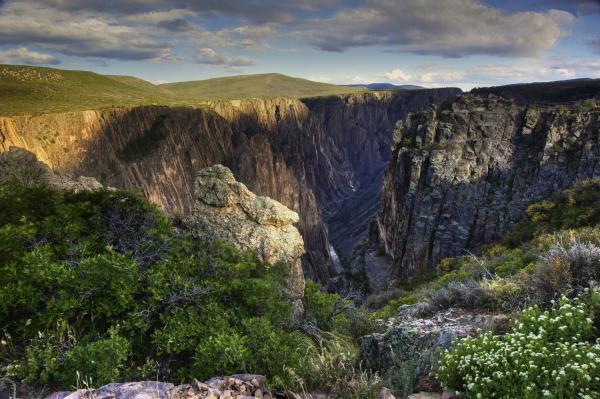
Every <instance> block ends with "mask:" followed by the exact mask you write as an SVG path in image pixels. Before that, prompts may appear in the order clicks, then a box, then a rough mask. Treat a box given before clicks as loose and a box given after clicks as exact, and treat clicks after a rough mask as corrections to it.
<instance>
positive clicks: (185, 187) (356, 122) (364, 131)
mask: <svg viewBox="0 0 600 399" xmlns="http://www.w3.org/2000/svg"><path fill="white" fill-rule="evenodd" d="M459 92H460V90H458V89H435V90H414V91H404V92H402V91H401V92H396V93H391V92H377V93H361V94H352V95H345V96H332V97H327V98H316V99H309V100H303V101H301V100H296V99H286V98H274V99H250V100H242V101H217V102H212V103H208V104H206V105H205V106H203V107H200V108H183V107H182V108H169V107H158V106H156V107H151V106H148V107H137V108H120V109H111V110H104V111H83V112H70V113H59V114H46V115H39V116H15V117H10V118H3V117H0V152H3V151H7V150H8V148H9V147H10V146H17V147H22V148H24V149H27V150H28V151H31V152H33V153H34V154H36V155H37V157H38V159H39V160H40V161H42V162H44V163H46V164H47V165H49V166H50V168H51V169H52V170H53V171H56V172H59V173H63V174H68V175H73V176H80V175H84V176H92V177H94V178H96V179H98V180H99V181H100V182H102V183H103V184H104V185H107V186H112V187H117V188H123V189H140V190H142V191H143V192H144V194H145V195H146V196H147V197H148V198H149V199H150V200H151V201H152V202H154V203H156V204H157V205H159V206H160V207H161V208H163V209H164V210H165V211H167V212H168V213H170V214H171V215H176V216H185V215H187V214H189V212H190V211H191V210H192V209H193V206H194V199H193V192H194V179H195V177H196V173H197V172H198V170H200V169H202V168H204V167H208V166H211V165H214V164H217V163H221V164H223V165H226V166H228V167H229V168H230V169H231V170H233V172H234V173H235V174H236V176H238V178H239V180H240V181H241V182H243V183H244V184H246V185H247V186H248V188H249V189H250V190H252V191H253V192H255V193H257V194H259V195H265V196H268V197H271V198H273V199H275V200H277V201H279V202H281V203H282V204H284V205H286V206H287V207H288V208H290V209H292V210H294V211H296V212H298V213H299V214H300V221H299V223H298V229H299V230H300V233H301V234H302V236H303V238H304V243H305V248H306V254H305V255H304V257H303V267H304V271H305V273H306V275H307V276H309V277H311V278H313V279H317V280H322V281H324V280H327V279H328V278H329V277H331V276H333V275H334V274H335V273H336V271H335V270H334V268H333V262H332V258H331V255H330V251H331V248H332V246H333V247H335V248H336V250H338V251H339V252H341V253H342V254H346V253H347V252H349V251H350V249H351V248H352V246H353V245H354V244H355V243H356V242H357V241H358V240H359V239H360V238H361V237H362V236H363V235H364V233H365V231H366V229H367V226H368V222H369V221H370V220H371V219H372V217H373V216H374V215H375V212H376V211H377V207H378V204H379V198H380V197H379V193H380V187H381V179H382V176H383V171H384V170H385V167H386V165H387V162H388V160H389V156H390V148H389V147H390V140H391V137H392V131H393V126H394V123H395V122H396V120H398V119H402V118H404V117H405V116H406V115H407V113H408V112H414V111H418V110H421V109H423V108H424V107H427V106H428V105H430V104H433V103H440V102H442V101H445V100H448V99H451V98H454V97H455V96H456V95H457V94H458V93H459Z"/></svg>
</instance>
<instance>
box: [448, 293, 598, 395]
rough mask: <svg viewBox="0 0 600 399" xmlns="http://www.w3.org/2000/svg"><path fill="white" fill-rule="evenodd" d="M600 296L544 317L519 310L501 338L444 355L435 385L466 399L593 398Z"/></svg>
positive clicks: (484, 337)
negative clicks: (440, 385) (438, 384)
mask: <svg viewBox="0 0 600 399" xmlns="http://www.w3.org/2000/svg"><path fill="white" fill-rule="evenodd" d="M599 304H600V291H599V290H597V289H595V290H586V291H585V292H584V294H583V295H582V296H581V297H579V298H577V299H575V300H574V301H573V302H572V303H571V302H569V300H568V299H567V298H566V297H563V298H562V299H561V301H560V303H559V304H558V305H557V306H555V307H554V308H552V309H551V310H548V311H543V310H541V309H540V308H538V307H531V308H528V309H526V310H524V311H523V312H522V314H521V316H520V318H519V321H518V323H516V325H515V326H514V328H513V330H512V331H511V332H510V333H508V334H506V335H505V336H494V335H492V334H491V333H485V334H484V333H481V334H479V335H478V336H477V337H475V338H465V339H463V340H460V341H458V342H455V343H454V345H453V347H452V348H451V349H450V350H449V351H447V352H445V353H444V355H443V356H442V359H441V363H440V367H439V368H438V379H439V381H440V382H441V383H442V385H443V386H444V387H447V388H451V389H455V390H458V391H461V392H465V394H466V397H467V398H490V397H498V398H524V399H528V398H546V397H548V398H573V397H582V398H596V397H598V396H599V395H600V345H598V344H597V343H595V341H594V340H595V338H596V331H595V329H594V322H595V321H597V318H598V313H597V310H598V307H599Z"/></svg>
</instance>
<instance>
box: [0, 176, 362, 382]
mask: <svg viewBox="0 0 600 399" xmlns="http://www.w3.org/2000/svg"><path fill="white" fill-rule="evenodd" d="M0 256H1V257H2V259H3V261H2V262H0V321H1V322H0V339H2V341H5V342H7V344H6V345H4V344H2V345H0V374H10V375H11V376H12V377H15V378H17V379H21V380H27V381H30V382H39V383H47V384H49V385H53V386H56V387H57V388H59V387H63V388H69V389H70V388H72V386H73V385H75V384H77V382H78V381H77V380H78V378H79V379H80V380H85V381H90V380H91V381H92V382H93V384H95V385H97V384H102V383H104V382H108V381H119V380H125V379H129V380H136V379H147V378H152V379H155V378H157V375H158V378H160V379H161V380H170V381H174V382H177V381H186V382H189V380H190V379H191V377H196V378H199V379H205V378H209V377H211V376H213V375H214V374H221V373H234V372H252V373H260V374H265V375H267V377H268V378H269V382H270V383H271V384H273V385H274V387H275V388H277V387H281V388H285V387H289V386H290V384H291V383H293V379H292V377H294V378H295V376H296V375H300V376H301V377H304V375H305V371H306V370H305V368H304V363H305V360H306V359H304V358H302V357H301V356H300V354H299V351H298V348H306V347H310V346H312V345H311V344H310V342H308V341H307V339H306V337H303V336H302V335H301V334H300V333H299V332H298V331H297V330H296V326H295V325H294V324H293V323H292V320H291V314H292V312H291V301H290V299H289V297H288V295H287V294H286V291H285V285H286V280H287V276H286V269H285V267H284V266H283V265H280V266H274V267H267V266H266V265H264V264H263V263H261V262H259V261H258V260H257V259H256V257H255V256H254V255H252V254H243V253H239V252H237V251H235V250H234V249H233V248H231V247H229V246H227V245H224V244H220V243H216V244H213V245H206V244H204V243H200V242H197V241H195V240H193V239H192V238H190V237H189V236H188V235H187V234H186V233H185V232H182V231H176V230H175V229H173V228H171V227H170V225H169V223H168V221H167V218H166V216H165V215H164V214H162V213H160V212H159V211H158V210H157V209H156V208H155V207H154V206H153V205H151V204H149V203H148V202H147V201H146V200H144V199H142V198H140V197H138V196H136V195H133V194H129V193H125V192H122V191H97V192H83V193H77V194H76V193H69V192H57V191H54V190H52V189H49V188H46V187H25V186H22V185H20V184H18V183H14V182H9V183H3V184H0ZM313 288H314V287H313ZM313 291H315V290H313ZM311 298H312V299H311ZM310 300H313V302H314V305H315V306H317V305H319V306H320V304H324V305H327V306H326V309H327V310H328V312H329V313H328V314H324V313H323V314H319V313H318V311H316V310H315V309H316V308H315V307H314V306H313V308H312V309H313V310H315V311H314V312H313V313H312V314H313V315H314V317H315V320H317V323H318V324H319V325H320V326H321V328H322V329H324V330H328V329H336V330H339V331H348V329H351V328H354V327H353V326H354V325H355V323H356V321H355V320H354V319H353V318H352V317H350V316H351V315H352V314H355V311H354V310H353V307H349V306H347V305H348V303H347V302H346V301H343V300H341V299H340V298H339V297H337V296H329V295H327V294H323V293H320V292H319V293H317V292H316V291H315V292H314V295H312V296H311V294H310V290H309V301H310ZM338 303H339V305H338ZM341 305H343V306H341ZM309 309H310V306H309ZM338 309H343V312H339V311H338Z"/></svg>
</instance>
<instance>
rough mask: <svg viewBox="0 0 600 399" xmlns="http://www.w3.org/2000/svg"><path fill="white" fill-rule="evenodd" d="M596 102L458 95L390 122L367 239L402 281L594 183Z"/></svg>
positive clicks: (599, 130)
mask: <svg viewBox="0 0 600 399" xmlns="http://www.w3.org/2000/svg"><path fill="white" fill-rule="evenodd" d="M599 141H600V106H599V105H598V104H597V103H596V105H593V104H589V103H587V104H583V103H582V104H579V105H570V106H567V107H565V106H555V107H550V106H546V107H537V106H529V107H523V106H518V105H517V104H515V102H513V101H512V100H507V99H502V98H499V97H495V96H493V95H489V96H487V95H486V96H479V95H473V94H466V95H463V96H462V97H460V98H459V99H458V100H456V101H455V102H453V103H451V104H447V105H445V106H440V107H437V108H431V109H429V110H428V111H426V112H422V113H418V114H414V115H411V116H410V117H409V118H408V119H407V122H406V124H399V125H398V127H397V129H396V133H395V135H394V139H393V151H392V157H391V160H390V164H389V167H388V169H387V171H386V174H385V178H384V185H383V195H382V202H381V208H380V211H379V214H378V217H377V224H376V226H375V229H374V232H373V234H372V241H375V242H377V246H378V247H379V249H380V250H381V251H384V252H385V253H386V254H387V255H389V256H391V258H392V259H393V263H394V273H395V275H396V276H398V277H400V278H401V279H408V278H411V277H413V276H415V275H418V274H421V273H426V272H429V271H431V270H432V269H433V268H434V267H435V265H436V264H437V263H438V262H439V261H440V260H441V259H443V258H445V257H449V256H457V255H463V254H465V252H466V251H468V250H471V249H474V248H476V247H478V246H479V245H481V244H484V243H488V242H492V241H495V240H498V239H500V238H501V237H502V236H503V235H504V234H505V233H507V232H508V231H509V229H510V227H511V226H512V225H513V224H514V223H516V222H518V221H520V220H522V219H523V218H524V217H525V215H526V213H525V211H526V209H527V206H528V205H530V204H531V203H533V202H537V201H540V200H543V199H545V198H548V197H549V196H551V195H552V194H554V193H556V192H558V191H560V190H562V189H564V188H567V187H570V186H572V185H573V184H574V183H576V182H577V181H579V180H582V179H588V178H597V177H600V162H599V161H600V144H599Z"/></svg>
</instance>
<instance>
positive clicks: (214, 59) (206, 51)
mask: <svg viewBox="0 0 600 399" xmlns="http://www.w3.org/2000/svg"><path fill="white" fill-rule="evenodd" d="M196 62H197V63H199V64H208V65H224V66H228V67H242V66H249V65H254V64H255V63H256V61H254V60H253V59H251V58H248V57H244V56H228V55H224V54H220V53H217V52H216V51H215V50H214V49H212V48H201V49H200V50H199V57H198V59H197V60H196Z"/></svg>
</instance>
